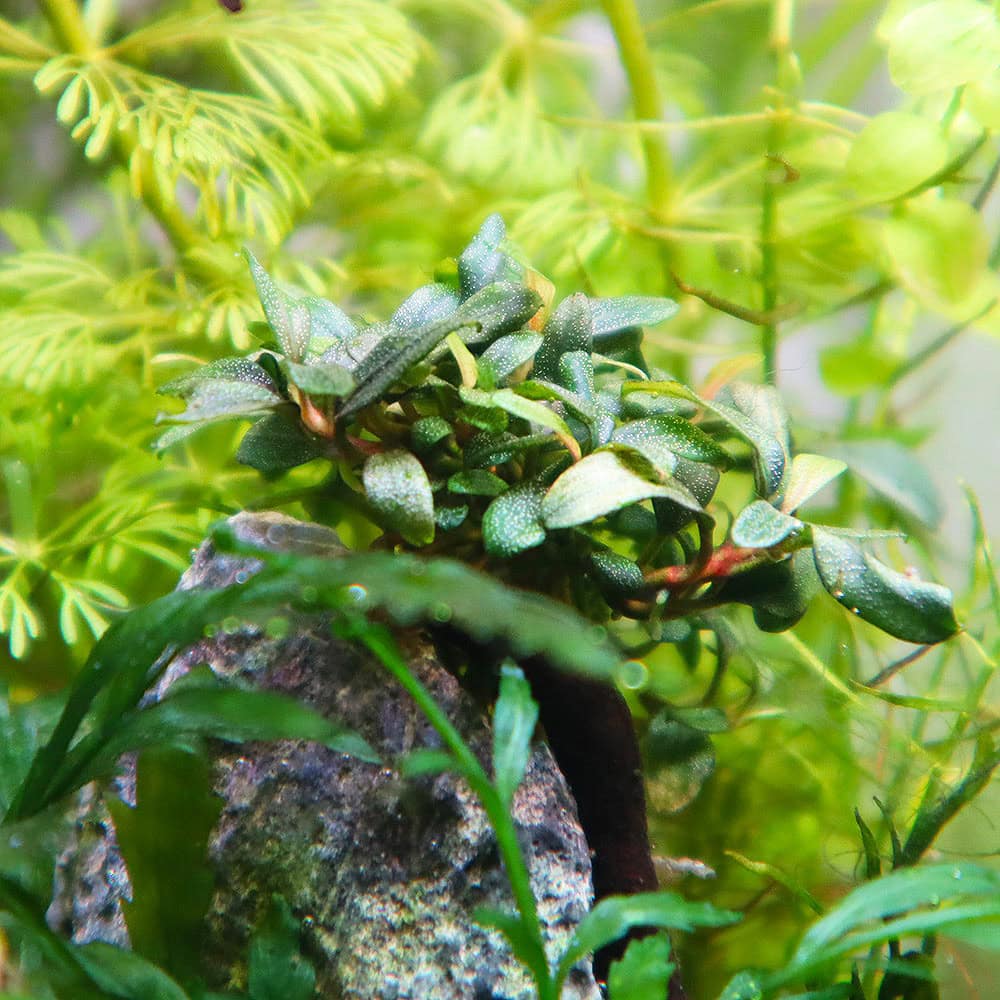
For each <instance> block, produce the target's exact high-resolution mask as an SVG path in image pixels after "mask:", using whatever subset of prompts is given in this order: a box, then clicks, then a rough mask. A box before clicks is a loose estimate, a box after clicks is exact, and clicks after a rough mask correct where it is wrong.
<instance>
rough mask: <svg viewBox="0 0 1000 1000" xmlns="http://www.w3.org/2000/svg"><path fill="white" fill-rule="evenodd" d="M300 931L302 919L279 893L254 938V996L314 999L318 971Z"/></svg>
mask: <svg viewBox="0 0 1000 1000" xmlns="http://www.w3.org/2000/svg"><path fill="white" fill-rule="evenodd" d="M299 934H300V925H299V921H298V920H296V919H295V918H294V917H293V916H292V911H291V909H290V907H289V906H288V903H287V902H285V899H284V897H283V896H280V895H278V894H277V893H275V894H274V895H273V896H272V897H271V905H270V907H269V908H268V911H267V913H266V914H265V916H264V919H263V920H262V921H261V922H260V924H259V926H258V927H257V929H256V931H255V932H254V935H253V938H252V939H251V941H250V960H249V962H248V963H247V992H248V994H249V998H250V1000H311V998H312V995H313V990H314V989H315V986H316V973H315V971H314V970H313V967H312V965H310V964H309V962H308V961H307V960H306V959H305V958H303V956H302V952H301V950H300V948H299Z"/></svg>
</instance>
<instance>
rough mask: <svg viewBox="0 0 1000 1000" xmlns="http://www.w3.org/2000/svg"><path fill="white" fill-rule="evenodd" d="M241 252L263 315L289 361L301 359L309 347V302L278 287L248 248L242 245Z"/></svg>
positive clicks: (310, 320)
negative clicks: (295, 297) (262, 309)
mask: <svg viewBox="0 0 1000 1000" xmlns="http://www.w3.org/2000/svg"><path fill="white" fill-rule="evenodd" d="M243 256H244V257H245V258H246V260H247V263H248V264H249V265H250V273H251V274H252V275H253V281H254V284H255V285H256V286H257V295H258V297H259V298H260V304H261V306H263V308H264V315H265V316H266V317H267V322H268V324H269V325H270V327H271V329H272V330H273V331H274V334H275V336H276V337H277V338H278V343H279V344H281V350H282V352H283V353H284V354H285V356H286V357H288V358H290V359H291V360H292V361H301V360H302V359H303V358H304V357H305V356H306V352H307V351H308V349H309V338H310V334H311V331H312V317H311V314H310V310H309V305H308V304H307V303H306V302H305V301H303V300H302V299H294V298H292V296H291V295H289V294H288V293H287V292H285V291H283V290H282V289H281V288H279V287H278V285H277V284H276V283H275V281H274V279H273V278H272V277H271V276H270V275H269V274H268V273H267V271H265V270H264V268H263V267H262V266H261V264H260V261H258V260H257V258H256V257H255V256H254V255H253V254H252V253H251V252H250V251H249V250H247V249H245V248H244V250H243Z"/></svg>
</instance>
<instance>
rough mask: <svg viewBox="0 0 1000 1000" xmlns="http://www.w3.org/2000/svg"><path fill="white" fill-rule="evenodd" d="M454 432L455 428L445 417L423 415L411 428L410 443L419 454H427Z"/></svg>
mask: <svg viewBox="0 0 1000 1000" xmlns="http://www.w3.org/2000/svg"><path fill="white" fill-rule="evenodd" d="M452 433H453V428H452V426H451V424H449V423H448V421H447V420H445V419H444V417H421V418H420V419H419V420H417V421H416V422H415V423H414V424H413V426H412V427H411V428H410V443H411V444H412V445H413V450H414V451H415V452H416V453H417V454H418V455H426V454H427V453H428V452H429V451H430V450H431V449H432V448H433V447H434V445H436V444H438V442H440V441H443V440H445V438H447V437H448V436H449V435H451V434H452Z"/></svg>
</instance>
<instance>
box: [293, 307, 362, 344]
mask: <svg viewBox="0 0 1000 1000" xmlns="http://www.w3.org/2000/svg"><path fill="white" fill-rule="evenodd" d="M302 303H303V305H304V306H305V307H306V308H307V309H308V310H309V318H310V320H311V322H312V339H311V340H310V342H309V348H310V351H309V353H314V352H315V353H316V354H319V353H321V352H322V351H323V350H325V349H326V347H328V346H329V344H330V342H332V341H334V340H350V339H351V338H352V337H353V336H354V335H355V334H356V333H357V331H358V328H357V326H356V325H355V323H354V322H353V321H352V320H351V318H350V317H349V316H348V315H347V313H345V312H344V311H343V310H342V309H341V308H340V307H339V306H335V305H334V304H333V303H332V302H330V301H329V300H328V299H324V298H321V297H320V296H319V295H307V296H305V297H304V298H303V299H302Z"/></svg>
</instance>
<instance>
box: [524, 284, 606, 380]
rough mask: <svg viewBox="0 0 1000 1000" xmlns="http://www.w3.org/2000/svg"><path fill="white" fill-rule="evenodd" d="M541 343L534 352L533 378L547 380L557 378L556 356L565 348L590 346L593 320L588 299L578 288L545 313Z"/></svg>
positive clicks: (578, 348) (588, 350)
mask: <svg viewBox="0 0 1000 1000" xmlns="http://www.w3.org/2000/svg"><path fill="white" fill-rule="evenodd" d="M543 334H544V339H543V340H542V346H541V347H540V348H539V349H538V353H537V354H536V355H535V369H534V374H535V377H536V378H540V379H547V380H548V381H550V382H558V381H559V359H560V358H561V357H562V356H563V355H564V354H566V353H567V352H568V351H585V352H586V353H587V354H589V353H590V352H591V351H592V350H593V349H594V322H593V320H592V319H591V316H590V303H589V302H588V300H587V296H586V295H584V294H583V293H582V292H577V293H576V295H571V296H570V297H569V298H567V299H563V301H562V302H560V303H559V306H558V308H557V309H556V310H555V311H554V312H553V313H552V315H551V316H550V317H549V320H548V322H547V323H546V324H545V329H544V331H543Z"/></svg>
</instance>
